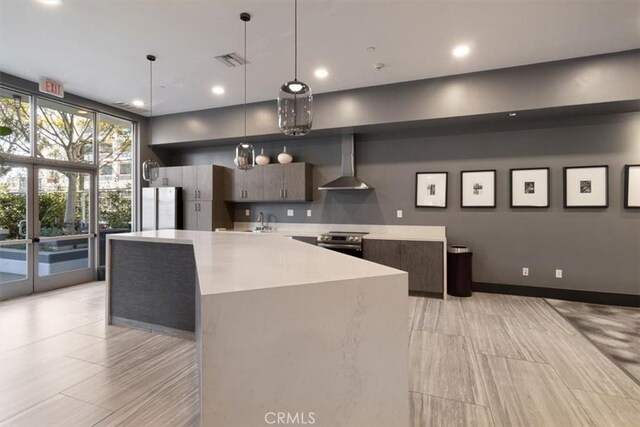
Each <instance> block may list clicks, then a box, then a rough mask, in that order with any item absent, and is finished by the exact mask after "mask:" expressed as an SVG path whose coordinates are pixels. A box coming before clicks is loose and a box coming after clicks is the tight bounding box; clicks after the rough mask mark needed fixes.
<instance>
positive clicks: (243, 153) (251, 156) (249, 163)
mask: <svg viewBox="0 0 640 427" xmlns="http://www.w3.org/2000/svg"><path fill="white" fill-rule="evenodd" d="M255 154H256V153H255V150H254V149H253V145H251V144H249V143H247V142H241V143H240V144H238V145H237V146H236V159H235V163H236V165H237V166H238V169H242V170H249V169H253V167H254V166H255V165H256V156H255Z"/></svg>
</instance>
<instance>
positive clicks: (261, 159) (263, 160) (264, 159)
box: [256, 148, 271, 165]
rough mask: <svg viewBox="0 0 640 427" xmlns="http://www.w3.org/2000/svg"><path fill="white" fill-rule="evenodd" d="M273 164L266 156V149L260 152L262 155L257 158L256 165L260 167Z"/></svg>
mask: <svg viewBox="0 0 640 427" xmlns="http://www.w3.org/2000/svg"><path fill="white" fill-rule="evenodd" d="M270 162H271V159H270V158H269V156H267V155H266V154H264V148H263V149H262V150H260V154H258V155H257V156H256V163H257V164H259V165H268V164H269V163H270Z"/></svg>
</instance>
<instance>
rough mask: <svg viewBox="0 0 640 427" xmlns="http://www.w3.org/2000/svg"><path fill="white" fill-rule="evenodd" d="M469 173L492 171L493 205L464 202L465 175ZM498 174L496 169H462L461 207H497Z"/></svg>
mask: <svg viewBox="0 0 640 427" xmlns="http://www.w3.org/2000/svg"><path fill="white" fill-rule="evenodd" d="M467 173H491V174H493V202H492V204H491V205H465V204H464V175H465V174H467ZM497 175H498V171H497V170H496V169H479V170H466V171H460V207H461V208H463V209H495V207H496V198H497V193H498V191H497V185H496V184H497Z"/></svg>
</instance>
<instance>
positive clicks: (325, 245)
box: [318, 243, 362, 251]
mask: <svg viewBox="0 0 640 427" xmlns="http://www.w3.org/2000/svg"><path fill="white" fill-rule="evenodd" d="M318 246H319V247H321V248H327V249H355V250H356V251H362V247H361V246H360V245H340V244H332V243H318Z"/></svg>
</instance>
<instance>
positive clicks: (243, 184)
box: [229, 162, 313, 202]
mask: <svg viewBox="0 0 640 427" xmlns="http://www.w3.org/2000/svg"><path fill="white" fill-rule="evenodd" d="M312 199H313V186H312V175H311V165H310V164H308V163H303V162H300V163H289V164H286V165H282V164H269V165H264V166H256V167H254V168H253V169H251V170H248V171H241V170H238V169H236V170H234V171H233V172H232V184H231V196H230V198H229V200H230V201H234V202H256V201H261V202H308V201H311V200H312Z"/></svg>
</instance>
